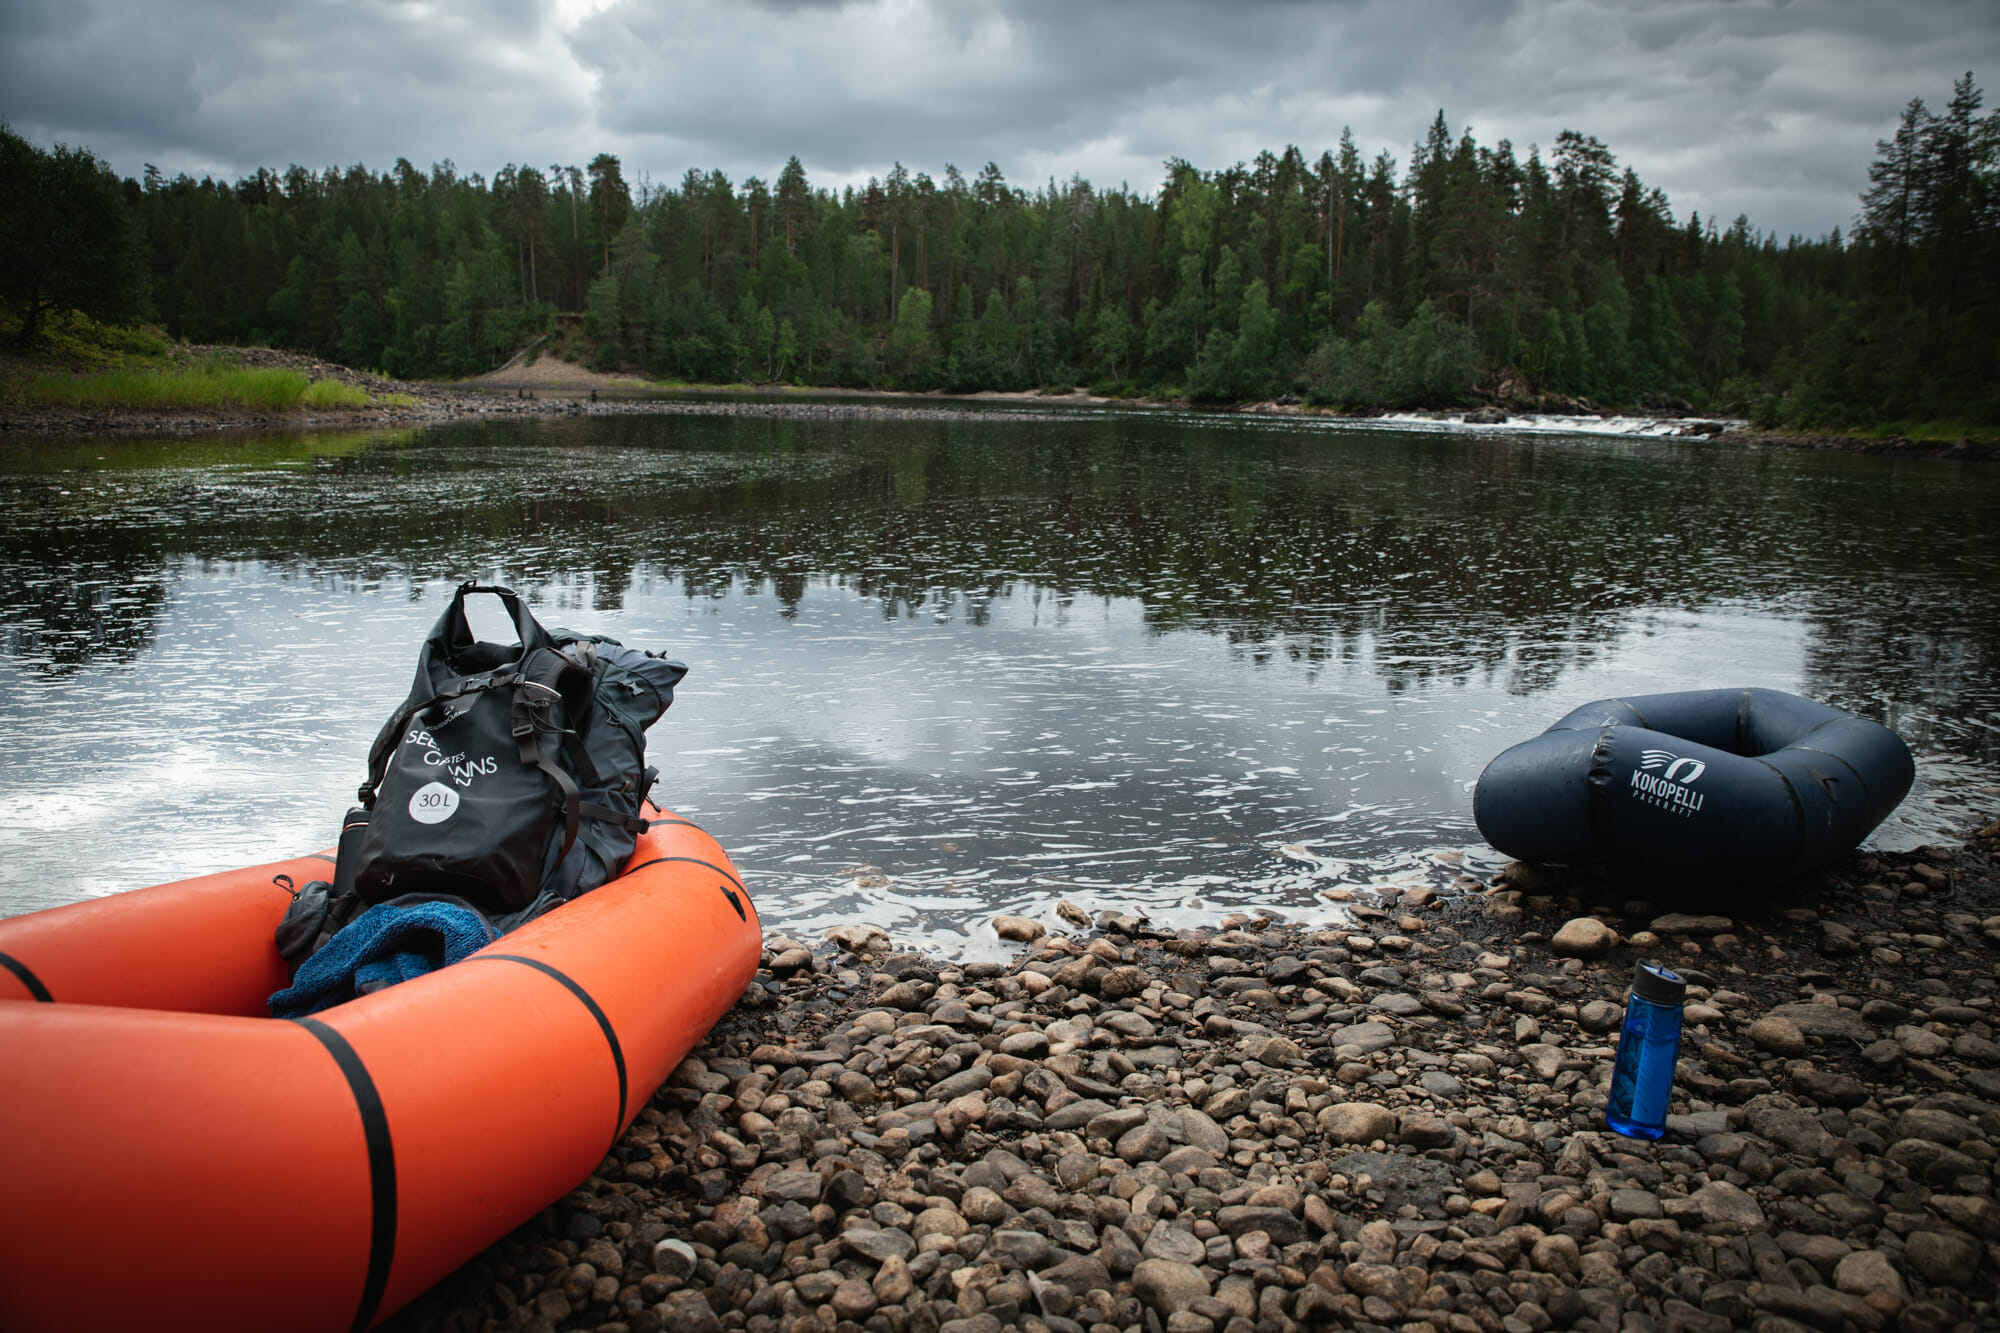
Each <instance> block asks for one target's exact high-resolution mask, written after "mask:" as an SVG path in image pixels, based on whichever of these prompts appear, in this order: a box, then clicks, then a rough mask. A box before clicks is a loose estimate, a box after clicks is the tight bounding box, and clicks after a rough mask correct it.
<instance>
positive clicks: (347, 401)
mask: <svg viewBox="0 0 2000 1333" xmlns="http://www.w3.org/2000/svg"><path fill="white" fill-rule="evenodd" d="M373 401H374V400H373V399H372V398H370V397H369V395H368V391H367V390H366V389H358V388H356V387H355V386H354V385H352V384H342V383H341V382H340V381H339V380H314V381H313V382H312V383H311V384H309V385H307V386H306V390H305V392H304V393H303V394H302V395H300V397H299V405H300V406H301V407H317V408H328V407H366V406H368V404H369V403H371V402H373Z"/></svg>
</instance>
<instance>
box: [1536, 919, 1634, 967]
mask: <svg viewBox="0 0 2000 1333" xmlns="http://www.w3.org/2000/svg"><path fill="white" fill-rule="evenodd" d="M1617 942H1618V934H1617V932H1616V931H1614V930H1612V929H1611V927H1609V926H1607V925H1605V924H1604V923H1603V922H1602V921H1599V920H1598V919H1597V918H1596V917H1589V916H1580V917H1577V918H1575V919H1573V920H1570V921H1565V922H1563V924H1562V928H1561V929H1560V930H1558V931H1556V934H1555V939H1554V940H1552V941H1551V944H1552V945H1553V947H1554V948H1555V951H1556V952H1557V953H1559V954H1569V955H1572V956H1574V957H1578V958H1597V957H1601V956H1602V955H1604V954H1606V953H1609V952H1610V951H1611V946H1612V945H1614V944H1616V943H1617Z"/></svg>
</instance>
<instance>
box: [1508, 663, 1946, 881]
mask: <svg viewBox="0 0 2000 1333" xmlns="http://www.w3.org/2000/svg"><path fill="white" fill-rule="evenodd" d="M1915 776H1916V770H1915V766H1914V765H1913V764H1912V762H1911V760H1910V751H1909V747H1908V746H1906V745H1904V744H1903V741H1902V738H1901V737H1899V736H1897V735H1896V733H1895V732H1893V731H1891V730H1889V729H1888V728H1887V727H1884V726H1880V725H1878V724H1876V723H1874V722H1870V721H1868V720H1867V719H1865V718H1859V717H1856V716H1854V715H1853V714H1852V713H1844V712H1842V711H1840V710H1839V709H1837V708H1829V707H1828V706H1827V705H1825V704H1820V703H1814V702H1813V701H1812V700H1810V699H1801V698H1799V697H1798V696H1797V695H1793V694H1785V693H1782V692H1781V691H1778V690H1755V689H1750V690H1695V691H1691V692H1688V693H1683V694H1648V695H1641V696H1638V697H1636V698H1630V699H1601V700H1599V701H1597V702H1596V703H1589V704H1585V705H1584V706H1583V707H1581V708H1579V709H1577V710H1576V711H1574V712H1572V713H1570V714H1569V715H1568V716H1566V717H1564V718H1562V719H1561V720H1559V721H1558V722H1556V723H1555V725H1553V726H1551V727H1550V728H1549V729H1548V730H1547V731H1545V732H1543V733H1542V734H1541V735H1539V736H1537V737H1535V739H1533V740H1531V741H1526V742H1524V743H1522V744H1520V745H1516V746H1514V747H1513V748H1512V749H1510V750H1506V751H1504V752H1502V753H1501V754H1500V755H1499V756H1498V757H1496V758H1495V759H1494V760H1493V762H1492V763H1490V764H1488V765H1487V766H1486V771H1485V772H1483V773H1481V774H1480V775H1479V783H1478V785H1477V786H1476V787H1475V788H1474V789H1473V793H1472V814H1473V819H1474V821H1475V822H1476V823H1477V824H1478V825H1479V833H1480V836H1481V837H1483V838H1485V839H1486V841H1487V842H1489V843H1491V844H1493V846H1495V847H1497V848H1499V849H1500V850H1501V851H1503V852H1505V853H1507V854H1508V855H1509V856H1512V857H1515V858H1517V859H1519V860H1523V861H1560V862H1572V863H1588V862H1606V861H1617V860H1635V861H1649V862H1655V863H1658V864H1660V865H1664V866H1670V867H1673V868H1675V869H1677V870H1683V871H1688V872H1691V873H1693V874H1697V875H1702V876H1706V877H1710V878H1712V879H1716V880H1725V881H1729V882H1732V883H1742V884H1749V883H1768V882H1771V881H1776V880H1783V879H1788V878H1790V877H1792V876H1795V875H1799V874H1802V873H1804V872H1805V871H1808V870H1813V869H1816V868H1817V867H1819V866H1823V865H1826V864H1827V863H1828V862H1830V861H1832V860H1834V859H1835V858H1836V857H1839V856H1840V855H1841V854H1843V853H1845V852H1847V851H1850V850H1852V849H1853V848H1854V847H1855V845H1856V844H1858V843H1859V842H1860V841H1861V840H1862V839H1863V838H1865V837H1867V836H1868V833H1869V831H1870V830H1872V829H1873V828H1874V827H1875V826H1876V825H1877V824H1879V823H1881V822H1882V821H1883V819H1885V818H1886V817H1887V816H1888V814H1889V812H1890V811H1891V810H1894V809H1895V808H1896V804H1897V803H1898V802H1899V801H1901V800H1902V799H1903V797H1905V796H1906V795H1908V794H1909V791H1910V783H1911V782H1912V781H1913V780H1914V778H1915Z"/></svg>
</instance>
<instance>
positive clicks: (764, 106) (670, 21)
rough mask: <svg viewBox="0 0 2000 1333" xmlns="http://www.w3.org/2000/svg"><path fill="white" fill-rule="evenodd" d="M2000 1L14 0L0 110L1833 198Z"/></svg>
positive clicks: (273, 159)
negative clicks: (1604, 173) (1393, 172)
mask: <svg viewBox="0 0 2000 1333" xmlns="http://www.w3.org/2000/svg"><path fill="white" fill-rule="evenodd" d="M1996 55H2000V0H1791V2H1790V3H1770V2H1768V0H1324V2H1321V3H1313V2H1311V0H1235V2H1234V3H1222V2H1220V0H1218V2H1216V3H1196V2H1195V0H1157V2H1154V3H1148V2H1147V0H1105V2H1103V3H1091V2H1090V0H1017V2H1015V3H1006V2H1004V0H680V2H678V3H668V2H666V0H316V2H314V0H0V118H4V119H6V120H7V121H8V122H9V123H10V124H11V125H12V126H13V127H14V129H15V131H16V132H17V133H20V134H23V135H25V136H27V137H28V138H30V139H32V140H34V141H36V142H38V143H42V144H47V143H51V142H55V141H61V142H64V143H69V144H73V145H78V144H81V145H88V146H90V147H92V148H94V149H95V150H96V151H97V152H98V154H99V155H100V156H102V157H104V158H105V159H106V160H108V161H109V162H110V163H111V165H112V166H113V167H114V168H116V169H117V170H118V171H119V172H121V173H123V174H126V175H137V174H138V173H139V172H140V171H141V169H142V168H143V166H144V164H146V163H148V162H151V163H156V164H157V165H158V166H159V167H160V168H161V169H162V170H164V171H166V172H167V174H169V175H174V174H177V173H180V172H186V173H188V174H190V175H194V176H200V175H203V174H215V175H219V176H224V177H227V178H230V179H235V178H236V177H239V176H241V175H244V174H246V173H248V172H250V171H252V170H254V169H255V168H257V167H259V166H270V167H277V168H282V167H285V166H287V165H289V164H292V163H300V164H303V165H305V166H309V167H314V168H318V167H324V166H329V165H340V166H345V165H350V164H352V163H355V162H361V163H364V164H366V165H367V166H369V167H370V168H373V169H375V170H378V171H379V170H385V169H387V168H388V167H390V166H391V165H392V164H393V163H394V162H395V160H396V159H397V158H398V157H407V158H409V159H410V160H411V161H412V162H414V163H416V164H417V165H418V166H419V167H422V168H428V167H429V166H430V165H431V164H432V163H434V162H437V161H439V160H442V159H444V158H451V159H453V160H454V161H455V162H456V163H457V164H458V167H459V169H460V171H461V172H472V171H478V172H482V173H485V174H486V175H488V176H489V177H490V176H491V174H492V173H493V171H494V170H495V169H496V168H498V167H500V166H501V165H503V164H505V163H507V162H525V163H531V164H534V165H537V166H542V167H546V166H548V165H550V164H552V163H574V164H577V165H582V164H584V163H586V162H588V161H589V159H590V158H591V157H592V156H593V155H594V154H596V153H599V152H610V153H615V154H617V155H618V156H619V157H620V158H622V159H623V161H624V164H625V173H626V178H627V179H628V180H629V181H632V182H634V183H636V182H637V181H638V180H640V179H641V178H642V177H644V176H650V177H651V178H652V179H653V180H654V181H655V182H658V183H675V182H678V181H679V179H680V177H681V176H682V174H683V173H684V172H685V171H686V170H687V169H688V168H689V167H700V168H702V169H704V170H706V169H708V168H720V169H721V170H723V171H724V172H726V173H728V175H729V176H730V177H731V179H733V180H737V181H741V180H742V179H743V178H744V177H745V176H749V175H758V176H762V177H763V178H764V179H765V180H767V181H769V180H773V179H775V178H776V176H777V173H778V170H779V169H780V168H781V167H782V166H783V165H784V162H785V159H786V158H787V157H788V156H790V155H792V154H797V155H798V157H799V158H800V160H801V161H802V162H803V163H804V164H805V167H806V171H807V173H808V175H809V177H810V178H811V180H812V182H813V183H814V184H815V185H821V186H840V185H844V184H853V183H859V182H861V181H865V180H866V179H867V178H868V177H869V176H870V175H879V174H882V173H883V172H886V171H887V170H888V168H889V166H890V164H891V163H892V162H895V161H897V160H900V161H901V162H902V163H903V164H904V165H905V166H907V167H908V168H910V170H912V171H928V172H930V173H931V174H932V175H934V176H935V175H939V174H941V173H942V171H943V169H944V166H945V164H946V163H955V164H957V166H958V167H959V168H960V169H961V170H963V171H964V172H965V173H966V174H967V175H968V176H969V175H971V174H973V173H974V172H976V171H977V170H978V169H979V167H980V166H982V165H983V164H984V163H986V162H987V161H988V160H991V161H994V162H997V163H998V164H999V166H1000V168H1001V170H1002V171H1003V172H1005V173H1006V175H1007V178H1008V179H1009V180H1010V181H1012V182H1013V183H1015V184H1017V185H1026V186H1033V185H1037V184H1040V183H1043V182H1045V181H1047V180H1048V179H1049V178H1051V177H1054V178H1057V179H1060V180H1067V179H1068V178H1069V177H1070V176H1071V175H1081V176H1083V177H1084V178H1085V179H1087V180H1089V181H1091V182H1092V183H1093V184H1095V185H1098V186H1100V187H1112V186H1117V185H1119V184H1121V183H1123V184H1129V185H1130V186H1131V188H1133V189H1135V190H1137V191H1139V192H1141V193H1145V194H1151V193H1153V192H1155V191H1156V190H1157V188H1158V186H1159V183H1160V181H1161V179H1162V178H1163V174H1164V173H1163V171H1162V169H1161V163H1162V162H1163V161H1164V160H1165V159H1166V158H1168V157H1174V156H1178V157H1184V158H1187V159H1188V160H1189V161H1191V162H1193V163H1194V164H1195V165H1196V166H1198V167H1201V168H1203V169H1205V170H1212V169H1215V168H1218V167H1225V166H1228V165H1229V164H1231V163H1232V162H1237V161H1247V160H1249V159H1250V158H1252V157H1254V156H1255V155H1256V154H1257V152H1258V151H1259V150H1260V149H1264V148H1270V149H1272V150H1273V151H1277V150H1281V149H1282V148H1283V147H1284V146H1285V145H1286V144H1288V143H1296V144H1298V145H1299V146H1300V147H1301V148H1302V149H1304V150H1305V151H1306V153H1307V155H1308V156H1309V157H1317V156H1318V154H1319V153H1320V151H1321V150H1323V149H1326V148H1331V147H1333V146H1334V145H1335V144H1336V143H1337V142H1338V141H1339V137H1340V131H1341V128H1342V127H1343V126H1351V127H1352V128H1353V130H1354V135H1355V138H1356V141H1357V143H1358V144H1359V146H1360V148H1361V150H1362V152H1363V154H1364V155H1365V156H1371V157H1372V156H1373V155H1374V154H1375V153H1376V152H1377V151H1379V150H1382V149H1387V150H1388V151H1389V152H1391V153H1392V154H1394V155H1395V157H1396V159H1397V162H1398V163H1399V165H1401V164H1406V163H1407V162H1408V160H1409V154H1410V149H1411V145H1412V144H1413V143H1414V142H1415V141H1416V140H1418V139H1420V138H1421V137H1422V136H1423V134H1424V132H1425V130H1426V129H1427V128H1428V126H1429V124H1430V121H1431V118H1432V117H1433V116H1434V115H1435V114H1436V113H1437V112H1438V110H1439V109H1442V110H1443V111H1444V113H1445V116H1446V119H1447V120H1448V121H1449V123H1450V125H1451V128H1452V130H1453V132H1454V134H1456V133H1458V132H1459V131H1461V130H1462V129H1463V128H1464V127H1465V126H1466V125H1467V124H1468V123H1469V124H1470V125H1471V127H1472V130H1473V132H1474V134H1475V136H1476V137H1477V139H1478V140H1479V142H1480V143H1481V144H1484V145H1489V146H1490V145H1492V144H1493V143H1495V142H1497V141H1498V140H1500V139H1501V138H1508V139H1511V140H1512V141H1513V142H1514V145H1515V148H1516V151H1517V152H1518V153H1519V154H1520V155H1522V156H1523V157H1525V156H1526V151H1527V146H1528V145H1529V144H1530V143H1538V144H1540V145H1542V147H1543V148H1544V149H1545V150H1546V149H1547V148H1548V147H1549V146H1550V145H1552V144H1553V143H1554V141H1555V137H1556V134H1557V132H1558V131H1560V130H1562V129H1565V128H1572V129H1576V130H1580V131H1582V132H1583V133H1586V134H1594V135H1596V136H1597V137H1598V138H1599V139H1601V140H1603V141H1604V142H1605V143H1606V144H1607V145H1608V146H1609V147H1610V148H1611V150H1612V152H1613V153H1614V154H1615V155H1616V156H1617V158H1618V161H1619V162H1620V163H1621V164H1622V165H1627V166H1631V167H1632V168H1633V169H1635V170H1636V171H1637V172H1638V173H1639V175H1640V177H1641V179H1643V180H1644V181H1645V182H1646V183H1647V184H1648V185H1654V186H1659V187H1660V188H1662V189H1664V190H1665V191H1666V192H1667V194H1668V197H1669V198H1670V199H1671V201H1672V204H1673V208H1674V212H1675V215H1676V217H1677V218H1681V219H1685V218H1686V216H1687V214H1688V212H1689V210H1690V209H1699V210H1700V211H1701V213H1702V214H1703V215H1704V216H1709V215H1717V216H1719V217H1720V218H1721V219H1722V220H1723V221H1725V222H1726V221H1727V220H1728V219H1730V218H1733V217H1735V216H1736V215H1737V214H1738V213H1743V214H1747V215H1748V216H1749V218H1750V220H1751V222H1752V224H1753V225H1755V226H1757V227H1758V228H1760V229H1761V230H1765V231H1774V232H1777V233H1778V234H1780V235H1781V236H1782V235H1790V234H1794V233H1798V234H1803V235H1808V236H1820V235H1823V234H1825V233H1826V232H1828V231H1830V230H1831V229H1832V228H1834V227H1836V226H1839V227H1842V228H1845V227H1847V226H1848V225H1849V224H1850V222H1851V220H1852V219H1853V216H1854V213H1855V211H1856V201H1855V195H1856V193H1857V192H1858V191H1859V190H1860V189H1862V188H1863V187H1864V185H1865V184H1866V173H1867V166H1868V162H1869V161H1870V159H1871V158H1872V156H1873V153H1874V144H1875V141H1876V140H1877V139H1881V138H1885V137H1887V136H1888V135H1889V134H1890V133H1891V132H1893V130H1894V128H1895V123H1896V118H1897V116H1898V114H1899V112H1900V111H1901V109H1902V107H1903V105H1904V104H1905V103H1906V102H1908V101H1909V99H1910V98H1912V97H1922V98H1923V99H1924V100H1925V101H1926V102H1927V103H1929V104H1930V105H1931V106H1932V107H1942V106H1943V105H1944V104H1945V103H1946V102H1947V101H1948V100H1949V99H1950V96H1951V85H1952V80H1953V79H1954V78H1957V77H1959V76H1960V75H1963V74H1964V73H1965V72H1966V71H1967V70H1971V71H1972V72H1973V73H1974V75H1975V77H1976V78H1977V79H1978V80H1979V81H1980V84H1981V86H1982V87H1987V86H1996V87H2000V85H1993V84H1992V80H1993V79H1994V78H1995V71H1996V70H2000V59H1996V58H1995V57H1996Z"/></svg>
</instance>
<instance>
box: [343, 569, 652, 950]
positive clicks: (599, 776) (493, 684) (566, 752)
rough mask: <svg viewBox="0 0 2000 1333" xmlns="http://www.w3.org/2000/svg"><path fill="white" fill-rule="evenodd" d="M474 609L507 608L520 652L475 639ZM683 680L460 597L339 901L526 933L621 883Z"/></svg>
mask: <svg viewBox="0 0 2000 1333" xmlns="http://www.w3.org/2000/svg"><path fill="white" fill-rule="evenodd" d="M476 593H490V594H492V595H493V596H496V597H498V598H499V599H500V601H501V602H502V604H503V605H505V606H506V608H507V611H508V613H509V614H510V615H511V617H512V619H513V622H514V629H515V633H516V634H517V635H518V636H519V638H520V644H519V646H518V647H517V646H516V645H513V644H505V645H502V644H495V643H486V642H480V641H478V640H476V639H475V638H474V637H473V634H472V629H471V626H470V625H469V624H468V623H467V621H466V618H465V599H466V597H467V596H468V595H471V594H476ZM686 673H687V668H686V667H685V666H682V665H681V664H680V663H678V662H674V661H670V660H667V659H665V658H660V657H654V656H652V655H651V654H648V653H642V652H639V651H638V650H636V649H630V648H625V647H623V646H622V645H620V644H619V643H618V642H617V641H616V640H614V639H606V638H603V637H601V636H585V635H576V634H569V633H566V632H563V631H556V632H554V633H551V632H550V631H548V630H545V629H543V628H542V626H541V624H540V623H539V622H537V621H536V619H535V617H534V616H533V614H532V613H530V612H529V610H528V608H527V606H526V605H525V604H524V603H523V602H522V600H521V598H520V597H519V596H517V595H516V594H515V593H514V592H513V591H512V590H510V589H507V588H500V587H487V586H481V585H476V584H473V583H466V584H462V585H461V586H460V587H459V589H458V591H457V592H456V594H454V596H453V597H452V600H451V605H450V606H449V607H448V608H446V610H445V613H444V614H443V615H442V616H441V617H439V619H438V622H437V624H436V625H435V626H434V627H433V628H432V629H431V632H430V636H429V637H428V638H427V639H425V641H424V645H423V648H422V650H421V651H420V652H419V653H418V655H417V673H416V680H415V682H414V684H412V686H411V688H410V695H409V698H408V699H406V700H405V701H404V703H403V705H402V707H400V708H398V709H397V710H396V712H395V713H394V714H393V715H392V716H391V717H390V718H389V720H388V722H387V724H385V725H384V726H383V728H382V730H381V732H380V734H378V735H377V736H376V738H375V743H374V745H373V746H372V747H371V748H370V749H369V752H368V780H367V781H366V782H365V783H363V784H362V786H361V789H360V792H359V799H360V802H361V809H360V810H358V811H354V812H350V814H349V817H348V819H347V821H346V824H347V828H346V830H345V831H344V833H343V836H342V838H341V846H340V853H339V860H340V864H339V866H338V869H337V871H336V875H335V885H336V886H337V889H344V888H345V886H346V885H348V884H351V885H352V886H353V888H354V890H355V892H356V893H357V894H358V895H359V897H360V899H361V901H362V902H363V903H368V904H374V903H380V902H386V901H388V900H389V899H392V898H398V897H401V896H403V895H406V894H410V893H423V894H451V895H455V896H457V897H459V898H462V899H464V900H466V901H467V902H468V903H470V904H472V905H473V906H474V907H477V908H478V909H479V910H481V911H482V912H485V913H488V914H489V915H492V916H502V915H506V916H520V917H523V918H524V917H525V916H526V915H532V913H533V911H539V910H541V908H543V907H545V906H547V905H549V904H550V903H553V902H555V901H560V900H562V899H567V898H572V897H574V896H576V895H577V894H578V893H582V892H584V891H586V890H589V889H592V888H595V887H596V886H597V885H599V884H602V883H604V882H605V881H606V880H607V879H610V878H611V877H613V876H615V875H617V874H618V873H619V872H620V871H621V870H622V869H623V868H624V866H625V862H626V861H627V860H628V859H629V858H630V856H631V854H632V848H633V845H634V842H635V840H636V838H637V836H638V834H640V833H642V832H644V831H645V828H646V823H645V820H644V819H643V818H642V817H641V815H640V811H641V808H642V806H643V804H644V802H645V799H646V794H647V792H648V790H649V789H650V788H651V786H652V784H653V781H654V779H655V778H656V777H657V776H658V774H657V772H656V771H655V770H653V769H650V768H647V767H646V760H645V756H646V736H645V731H646V728H647V727H648V726H650V725H651V724H652V723H653V722H654V721H655V720H656V719H658V718H659V716H660V715H661V714H662V713H664V712H665V711H666V709H667V707H668V706H669V705H670V704H671V703H672V702H673V689H674V685H675V684H676V683H678V682H679V680H680V678H681V677H682V676H684V675H685V674H686ZM531 909H532V910H531Z"/></svg>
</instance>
